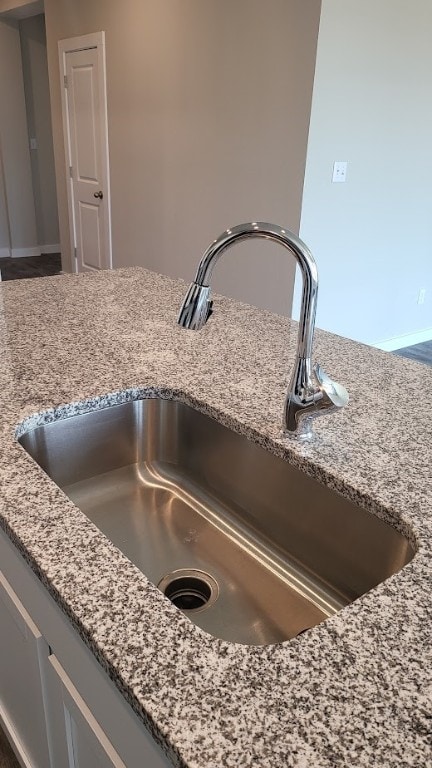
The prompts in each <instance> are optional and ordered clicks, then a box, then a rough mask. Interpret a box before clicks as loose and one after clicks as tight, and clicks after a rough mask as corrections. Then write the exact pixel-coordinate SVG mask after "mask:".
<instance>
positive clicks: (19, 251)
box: [11, 245, 41, 259]
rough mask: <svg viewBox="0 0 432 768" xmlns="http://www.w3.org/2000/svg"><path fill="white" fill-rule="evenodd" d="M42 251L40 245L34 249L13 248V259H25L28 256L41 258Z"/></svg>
mask: <svg viewBox="0 0 432 768" xmlns="http://www.w3.org/2000/svg"><path fill="white" fill-rule="evenodd" d="M40 255H41V249H40V248H39V246H38V245H35V246H34V247H33V248H12V253H11V256H12V258H13V259H25V258H26V256H40Z"/></svg>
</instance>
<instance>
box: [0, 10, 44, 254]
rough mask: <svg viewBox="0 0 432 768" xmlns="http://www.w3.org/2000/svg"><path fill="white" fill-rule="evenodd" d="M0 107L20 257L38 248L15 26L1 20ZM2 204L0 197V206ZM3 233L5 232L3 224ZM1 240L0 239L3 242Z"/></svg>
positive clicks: (14, 236)
mask: <svg viewBox="0 0 432 768" xmlns="http://www.w3.org/2000/svg"><path fill="white" fill-rule="evenodd" d="M0 104H1V111H0V137H1V148H2V155H3V170H4V182H5V191H6V196H7V209H8V213H9V226H10V233H11V242H12V248H13V249H14V250H15V251H16V253H20V252H21V251H22V250H25V249H27V248H33V247H34V246H35V245H36V244H37V237H36V221H35V210H34V203H33V192H32V180H31V167H30V155H29V148H28V137H27V128H26V111H25V100H24V86H23V77H22V64H21V50H20V39H19V31H18V23H17V22H16V21H13V20H2V19H0ZM1 202H2V195H1V193H0V204H1ZM3 206H4V199H3ZM5 214H6V210H5V207H3V210H2V215H1V216H0V219H1V220H2V221H3V222H4V220H5ZM2 229H4V223H3V226H2ZM3 237H4V236H3V235H2V239H3ZM0 245H1V243H0ZM4 255H5V254H4Z"/></svg>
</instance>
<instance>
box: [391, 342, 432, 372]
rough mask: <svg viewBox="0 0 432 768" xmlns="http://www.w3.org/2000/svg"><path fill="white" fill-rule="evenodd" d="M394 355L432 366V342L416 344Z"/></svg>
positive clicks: (396, 351)
mask: <svg viewBox="0 0 432 768" xmlns="http://www.w3.org/2000/svg"><path fill="white" fill-rule="evenodd" d="M394 354H395V355H398V356H399V357H407V358H409V359H410V360H417V362H418V363H424V364H425V365H431V366H432V341H423V342H422V343H421V344H414V345H413V346H412V347H404V348H403V349H396V350H395V352H394Z"/></svg>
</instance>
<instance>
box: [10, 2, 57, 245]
mask: <svg viewBox="0 0 432 768" xmlns="http://www.w3.org/2000/svg"><path fill="white" fill-rule="evenodd" d="M19 30H20V38H21V54H22V62H23V78H24V91H25V98H26V107H27V126H28V135H29V137H33V138H36V140H37V149H35V150H30V159H31V167H32V183H33V194H34V205H35V211H36V228H37V239H38V244H39V245H40V246H41V250H42V251H43V250H44V246H47V245H48V246H56V244H58V243H59V239H60V235H59V226H58V213H57V193H56V184H55V169H54V150H53V139H52V128H51V105H50V97H49V84H48V64H47V52H46V35H45V18H44V16H43V15H38V16H33V17H31V18H29V19H24V20H23V21H20V23H19Z"/></svg>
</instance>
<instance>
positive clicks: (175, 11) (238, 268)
mask: <svg viewBox="0 0 432 768" xmlns="http://www.w3.org/2000/svg"><path fill="white" fill-rule="evenodd" d="M320 5H321V3H320V0H308V2H307V3H305V2H304V0H267V2H265V3H263V2H262V0H236V1H235V2H233V0H205V1H203V0H123V2H121V3H119V2H118V0H91V2H89V0H75V1H74V3H73V4H71V3H70V0H45V15H46V26H47V39H48V62H49V73H50V86H51V103H52V109H53V128H54V146H55V158H56V173H57V188H58V193H59V215H60V231H61V243H62V253H63V257H64V262H65V266H66V267H68V266H69V267H70V261H69V256H70V254H69V242H70V241H69V234H68V223H67V206H66V179H65V160H64V146H63V138H62V126H61V105H60V82H59V63H58V51H57V43H58V40H59V39H61V38H68V37H72V36H77V35H83V34H86V33H89V32H96V31H99V30H104V31H105V33H106V53H107V91H108V128H109V146H110V169H111V192H112V231H113V262H114V266H116V267H117V266H123V265H133V264H141V265H144V266H148V267H150V268H152V269H155V270H159V271H161V272H165V273H168V274H171V275H174V276H182V277H184V278H186V279H188V280H190V279H191V278H192V275H193V273H194V270H195V267H196V264H197V261H198V259H199V257H200V255H201V253H202V251H203V250H204V248H206V247H207V245H208V243H209V242H210V241H211V240H213V239H214V238H215V237H216V236H217V235H218V234H219V233H220V232H221V231H223V230H224V229H226V228H227V227H229V226H232V225H234V224H237V223H240V222H242V221H251V220H256V219H258V220H260V219H261V220H262V219H264V220H266V219H267V220H269V221H274V222H275V223H280V224H284V225H285V226H288V227H290V228H292V229H294V230H296V231H298V228H299V221H300V206H301V196H302V187H303V177H304V165H305V157H306V142H307V130H308V123H309V115H310V102H311V94H312V82H313V73H314V63H315V51H316V39H317V32H318V22H319V11H320ZM257 252H258V253H259V254H263V255H262V256H261V258H260V259H258V258H257ZM252 256H253V258H252ZM224 261H225V262H226V263H221V264H220V265H219V266H218V268H217V274H215V285H216V286H217V287H218V288H219V289H220V290H222V291H223V292H225V293H227V294H230V295H234V296H238V297H239V298H242V299H244V300H247V301H250V302H253V303H256V304H258V305H260V306H267V307H270V308H272V309H274V310H277V311H281V312H286V313H288V312H289V311H290V307H291V294H292V284H293V274H294V273H293V265H292V263H291V261H290V259H289V257H287V254H286V253H284V252H282V251H281V250H280V249H277V248H274V247H272V246H269V245H268V244H261V245H260V247H258V248H252V247H250V246H249V247H248V248H243V249H242V248H241V247H238V249H237V252H236V251H235V250H234V251H232V255H231V256H228V257H226V259H225V260H224Z"/></svg>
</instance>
